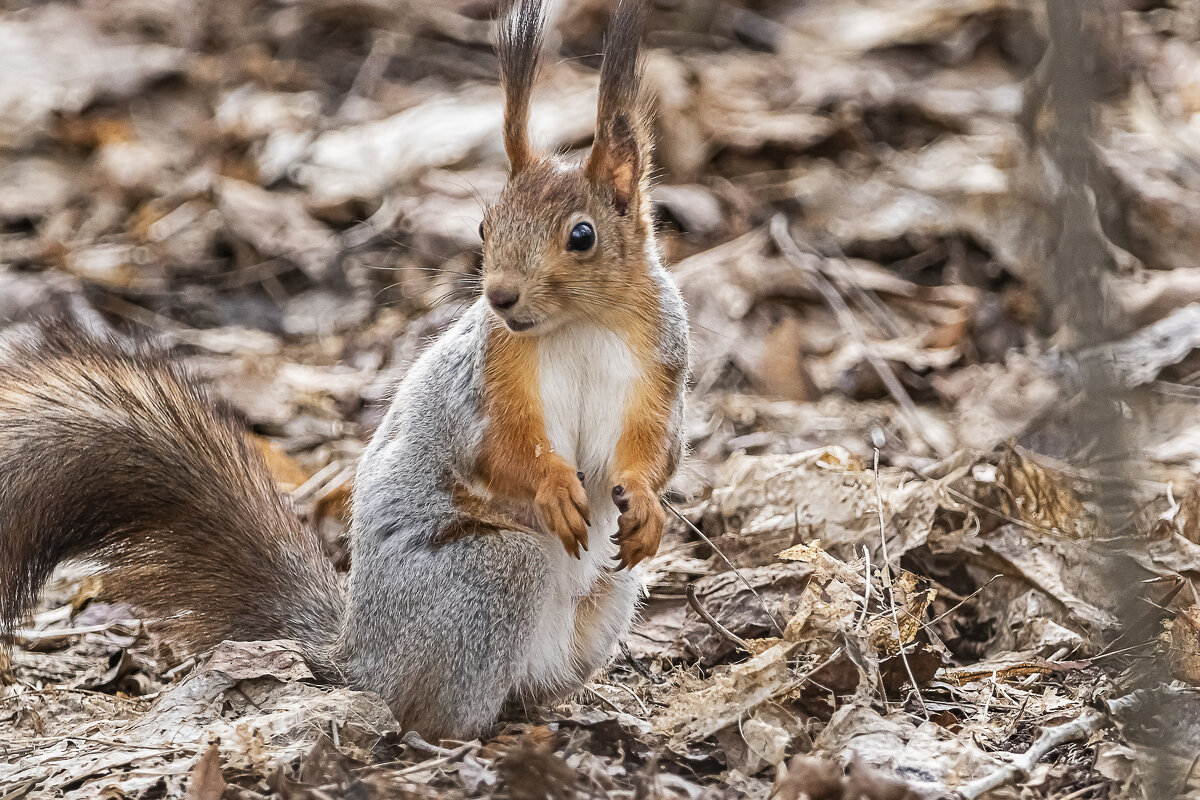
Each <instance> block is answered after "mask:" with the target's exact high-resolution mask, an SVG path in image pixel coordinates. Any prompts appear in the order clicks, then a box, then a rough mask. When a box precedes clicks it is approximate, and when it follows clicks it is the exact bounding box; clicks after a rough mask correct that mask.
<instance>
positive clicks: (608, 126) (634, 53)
mask: <svg viewBox="0 0 1200 800" xmlns="http://www.w3.org/2000/svg"><path fill="white" fill-rule="evenodd" d="M645 17H646V7H645V0H619V2H618V3H617V10H616V12H615V13H614V14H613V17H612V22H611V23H609V27H608V35H607V36H605V37H604V61H603V62H602V63H601V65H600V98H599V103H598V104H597V106H598V107H597V113H596V143H595V144H594V145H592V155H591V157H590V158H589V159H588V164H587V176H588V178H590V179H591V180H592V181H594V182H596V183H599V184H601V185H605V186H608V187H609V188H610V189H611V190H612V194H613V202H614V205H615V206H616V208H617V213H619V214H624V213H625V212H626V211H627V210H628V209H629V207H630V206H631V205H632V206H633V207H634V208H635V209H637V210H639V211H640V210H641V193H642V190H643V183H644V181H645V178H646V171H647V167H646V165H647V163H648V161H649V158H650V136H649V134H648V133H647V127H648V126H647V117H648V114H647V113H646V108H647V106H646V103H645V97H644V96H643V94H642V90H641V77H642V75H641V68H640V64H639V60H638V44H639V42H640V40H641V38H642V25H643V22H644V20H645Z"/></svg>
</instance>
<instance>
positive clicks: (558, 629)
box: [524, 325, 638, 686]
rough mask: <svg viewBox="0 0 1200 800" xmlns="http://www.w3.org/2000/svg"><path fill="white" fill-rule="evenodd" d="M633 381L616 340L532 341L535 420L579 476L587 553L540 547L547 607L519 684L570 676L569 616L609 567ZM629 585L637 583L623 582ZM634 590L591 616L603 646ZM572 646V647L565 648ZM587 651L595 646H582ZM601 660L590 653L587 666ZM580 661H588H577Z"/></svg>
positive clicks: (626, 614)
mask: <svg viewBox="0 0 1200 800" xmlns="http://www.w3.org/2000/svg"><path fill="white" fill-rule="evenodd" d="M637 376H638V367H637V363H636V361H635V360H634V356H633V353H632V352H631V351H630V349H629V347H628V346H627V345H626V344H625V342H624V340H623V339H622V338H621V337H620V336H618V335H617V334H614V333H612V332H611V331H608V330H605V329H603V328H599V327H596V326H591V325H576V326H572V327H571V328H569V329H566V330H561V331H556V332H554V333H553V334H548V335H546V336H543V337H542V338H541V339H540V340H539V341H538V380H539V384H540V390H541V399H542V418H543V420H544V421H545V425H546V435H547V436H548V437H549V439H550V444H551V447H553V449H554V451H555V452H556V453H558V454H559V455H561V456H562V457H563V458H565V459H566V460H567V462H568V463H570V464H572V465H574V466H575V468H576V469H578V470H579V471H580V472H582V473H583V474H584V478H585V479H584V485H585V487H586V488H587V493H588V507H589V511H590V514H591V522H592V524H591V527H590V529H589V530H588V549H587V551H586V552H584V553H582V554H581V557H580V558H579V559H575V558H572V557H571V556H569V555H567V553H566V551H565V550H564V549H563V547H562V546H561V545H560V544H559V542H558V540H557V538H552V540H551V542H550V543H549V546H548V548H547V551H548V553H549V554H550V557H551V558H552V559H553V560H554V561H555V562H556V566H555V568H554V569H553V570H552V572H551V574H552V575H553V576H554V580H553V582H552V585H551V586H550V587H548V589H549V592H550V601H549V603H548V605H547V607H546V608H545V609H544V611H543V615H542V618H541V619H540V620H539V623H538V625H537V628H536V630H535V632H534V635H533V641H532V642H531V644H530V649H529V653H528V661H527V666H526V672H525V678H524V680H525V681H527V682H528V683H529V684H530V685H534V686H553V685H556V684H557V683H559V682H561V681H563V679H564V676H568V675H573V674H576V673H575V670H576V668H577V667H578V659H580V658H581V657H582V656H581V653H580V652H579V646H578V645H579V643H578V642H577V641H576V638H575V637H576V628H575V614H576V610H577V608H578V604H579V602H580V601H581V600H582V599H583V598H584V597H585V596H587V595H589V594H590V593H592V592H593V591H594V590H595V588H596V586H597V585H598V581H599V580H600V579H601V578H602V576H604V574H605V571H606V568H608V567H611V566H612V565H613V564H614V560H613V559H614V558H615V556H616V546H615V545H614V544H613V543H612V540H611V537H612V535H613V534H614V533H616V530H617V517H618V515H619V512H618V511H617V507H616V506H615V505H614V504H613V501H612V487H613V478H612V466H613V465H612V461H613V455H614V453H615V452H616V449H617V442H618V441H619V440H620V438H621V431H622V429H623V427H624V422H625V405H626V398H627V397H628V395H629V392H630V390H631V388H632V386H633V383H634V381H635V380H636V379H637ZM627 583H629V586H630V587H632V586H635V585H636V582H627ZM633 603H634V595H633V590H632V589H630V590H629V591H624V592H623V593H622V592H618V593H615V594H614V595H613V597H612V598H611V599H610V600H608V601H606V604H605V605H604V607H603V609H602V610H600V611H599V612H597V613H595V614H594V616H596V619H595V620H594V621H593V623H592V625H593V627H594V628H595V630H597V631H601V632H603V633H602V635H599V638H598V639H597V640H596V641H597V642H600V643H601V644H603V646H604V647H605V648H608V647H611V645H612V640H613V639H615V637H616V636H617V635H619V632H621V631H623V630H625V629H626V628H627V627H628V625H629V620H630V617H631V616H632V613H633ZM573 642H575V645H573V644H572V643H573ZM587 647H592V648H593V649H594V645H587V646H586V647H585V649H587ZM606 655H607V654H606V653H604V652H602V653H599V654H593V655H592V656H591V657H590V658H591V660H592V661H595V660H597V659H601V660H602V658H603V657H605V656H606ZM584 660H585V661H586V660H587V658H585V659H584Z"/></svg>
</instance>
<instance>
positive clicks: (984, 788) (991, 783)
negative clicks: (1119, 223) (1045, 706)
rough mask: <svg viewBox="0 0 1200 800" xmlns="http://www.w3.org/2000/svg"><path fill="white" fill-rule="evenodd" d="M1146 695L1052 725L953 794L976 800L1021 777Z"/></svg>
mask: <svg viewBox="0 0 1200 800" xmlns="http://www.w3.org/2000/svg"><path fill="white" fill-rule="evenodd" d="M1145 696H1146V695H1145V690H1139V691H1137V692H1133V693H1132V694H1128V695H1125V696H1124V697H1120V698H1117V699H1116V700H1111V701H1108V702H1107V703H1106V704H1105V705H1106V706H1107V708H1108V712H1109V713H1108V714H1104V713H1102V712H1100V711H1097V710H1095V709H1093V708H1089V709H1087V710H1086V711H1084V712H1083V713H1082V714H1080V715H1079V716H1078V717H1076V718H1075V719H1073V720H1071V721H1070V722H1067V723H1064V724H1062V725H1055V726H1054V727H1053V728H1046V729H1045V730H1044V731H1042V733H1041V735H1040V736H1038V738H1037V741H1035V742H1034V743H1033V744H1032V745H1030V746H1029V749H1028V750H1026V751H1025V752H1024V753H1022V754H1021V755H1019V756H1017V757H1016V758H1014V759H1013V761H1012V763H1011V764H1005V765H1004V766H1002V767H1000V768H999V769H997V770H995V771H994V772H992V773H990V774H988V775H985V776H983V777H982V778H979V779H978V780H974V781H971V782H970V783H968V784H967V785H966V786H963V787H962V788H961V789H959V790H958V792H957V793H956V794H957V796H958V797H959V798H961V800H975V799H976V798H978V797H981V796H982V795H984V794H986V793H987V792H990V791H991V790H993V789H996V788H998V787H1000V786H1005V785H1007V784H1009V783H1015V782H1016V781H1018V780H1021V779H1022V778H1024V777H1025V776H1027V775H1029V773H1031V772H1033V768H1034V767H1036V766H1037V765H1038V762H1040V761H1041V760H1042V759H1043V758H1045V757H1046V755H1047V754H1048V753H1049V752H1050V751H1051V750H1054V749H1055V748H1057V747H1059V746H1060V745H1063V744H1066V743H1067V742H1071V741H1074V740H1076V739H1084V738H1087V737H1088V736H1091V735H1092V734H1093V733H1095V732H1096V731H1099V730H1101V729H1103V728H1105V727H1107V726H1108V725H1110V724H1112V718H1111V716H1110V715H1114V716H1115V715H1117V714H1119V713H1121V712H1124V711H1128V710H1129V709H1131V708H1133V707H1134V706H1136V705H1138V704H1140V703H1141V702H1142V701H1143V700H1144V699H1145Z"/></svg>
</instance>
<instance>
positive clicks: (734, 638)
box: [685, 583, 753, 653]
mask: <svg viewBox="0 0 1200 800" xmlns="http://www.w3.org/2000/svg"><path fill="white" fill-rule="evenodd" d="M685 591H686V592H687V601H688V605H689V606H691V607H692V610H693V611H695V612H696V613H697V614H699V615H700V619H702V620H704V621H705V622H707V623H708V626H709V627H710V628H712V629H713V630H714V631H716V632H717V633H719V634H721V636H723V637H724V638H726V639H728V640H729V641H731V642H733V643H734V644H735V645H737V646H738V647H740V648H742V649H743V650H745V651H746V652H747V653H751V652H753V651H752V650H751V649H750V643H749V642H747V641H746V640H745V639H743V638H742V637H740V636H738V635H737V634H736V633H734V632H733V631H731V630H729V628H726V627H725V626H724V625H722V624H721V623H720V622H717V619H716V617H714V616H713V615H712V614H710V613H708V609H706V608H705V607H704V606H702V605H700V598H698V597H696V584H694V583H689V584H688V585H687V588H686V590H685Z"/></svg>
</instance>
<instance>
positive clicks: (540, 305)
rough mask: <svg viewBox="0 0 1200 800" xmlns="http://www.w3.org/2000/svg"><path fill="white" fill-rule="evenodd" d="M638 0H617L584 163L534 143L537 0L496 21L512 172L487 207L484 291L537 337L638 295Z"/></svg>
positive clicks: (641, 145) (641, 137)
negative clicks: (531, 131) (540, 151)
mask: <svg viewBox="0 0 1200 800" xmlns="http://www.w3.org/2000/svg"><path fill="white" fill-rule="evenodd" d="M642 16H643V9H642V3H641V2H640V0H620V3H619V5H618V8H617V11H616V13H615V15H614V17H613V22H612V25H611V26H610V28H609V33H608V36H607V37H606V39H605V43H604V61H603V64H602V66H601V70H600V95H599V104H598V113H597V120H596V137H595V142H594V144H593V146H592V152H591V155H590V157H589V158H588V160H587V162H586V163H583V164H575V163H571V162H569V161H566V160H564V159H561V158H558V157H549V156H544V155H541V154H538V153H536V152H535V151H534V150H533V148H532V147H531V146H530V143H529V137H528V121H529V106H530V102H529V100H530V92H531V88H532V84H533V79H534V76H535V74H536V72H537V60H538V53H539V51H540V49H541V38H542V27H543V20H542V9H541V2H540V0H521V1H520V2H518V3H517V5H516V6H515V8H514V9H513V10H512V11H511V12H510V14H509V16H508V17H507V19H506V20H505V21H504V23H502V25H501V32H500V40H499V45H498V47H497V53H498V55H499V58H500V74H501V79H502V82H503V84H504V94H505V110H504V147H505V150H506V151H507V153H508V161H509V180H508V183H507V185H506V186H505V188H504V190H503V191H502V192H501V194H500V197H499V199H498V200H497V201H496V202H495V203H494V204H493V205H492V206H491V207H490V208H488V209H487V211H486V212H485V213H484V218H483V222H482V223H481V224H480V226H479V233H480V236H481V237H482V239H483V291H484V296H485V297H486V298H487V302H488V304H489V305H490V307H491V309H492V311H493V312H494V313H495V315H496V316H497V317H498V318H499V319H500V321H501V322H503V323H504V325H505V326H506V327H507V328H508V329H509V330H511V331H513V332H515V333H523V334H526V335H531V336H536V335H539V334H542V333H546V332H548V331H550V330H553V329H554V328H557V327H559V326H561V325H562V324H564V323H566V322H569V321H571V320H573V319H578V318H581V317H589V316H591V317H596V316H600V317H603V315H604V314H605V312H606V311H608V310H610V309H611V307H612V306H613V305H614V304H616V305H620V304H623V303H639V302H644V300H643V299H642V298H640V297H639V296H638V295H639V293H638V292H637V291H636V290H635V287H636V286H640V285H643V284H645V278H646V277H647V276H648V275H649V271H648V270H649V264H650V259H651V258H652V257H653V256H652V255H651V253H652V251H653V248H654V242H653V236H654V226H653V221H652V218H651V215H650V198H649V172H650V150H651V138H650V133H649V128H650V114H649V110H648V104H647V103H646V101H645V98H644V95H643V93H642V91H641V89H640V83H641V82H640V80H639V78H640V70H639V64H638V40H639V38H640V33H641V22H642Z"/></svg>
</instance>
